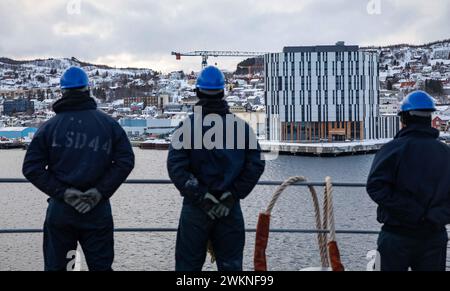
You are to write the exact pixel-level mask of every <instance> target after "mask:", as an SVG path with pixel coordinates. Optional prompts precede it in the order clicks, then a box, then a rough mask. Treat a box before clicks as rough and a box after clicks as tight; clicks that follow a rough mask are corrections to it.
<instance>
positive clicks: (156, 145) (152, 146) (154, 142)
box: [139, 139, 170, 150]
mask: <svg viewBox="0 0 450 291" xmlns="http://www.w3.org/2000/svg"><path fill="white" fill-rule="evenodd" d="M169 147H170V141H168V140H164V139H151V140H147V141H144V142H142V143H140V144H139V148H141V149H143V150H168V149H169Z"/></svg>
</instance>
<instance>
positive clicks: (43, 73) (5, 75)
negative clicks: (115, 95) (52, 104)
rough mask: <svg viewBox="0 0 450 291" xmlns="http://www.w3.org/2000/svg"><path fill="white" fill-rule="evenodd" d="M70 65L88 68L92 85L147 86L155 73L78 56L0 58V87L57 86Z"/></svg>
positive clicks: (36, 87)
mask: <svg viewBox="0 0 450 291" xmlns="http://www.w3.org/2000/svg"><path fill="white" fill-rule="evenodd" d="M71 66H77V67H82V68H83V69H84V70H86V72H87V73H88V74H89V76H90V78H91V82H92V85H93V87H102V86H107V87H114V86H127V85H130V86H132V85H138V86H145V85H147V84H148V83H149V82H151V81H150V80H151V79H152V77H153V76H154V75H155V72H154V71H153V70H150V69H137V68H112V67H109V66H105V65H95V64H90V63H86V62H82V61H80V60H78V59H76V58H62V59H45V60H40V59H39V60H31V61H17V60H12V59H9V58H0V90H19V89H52V88H57V87H58V85H59V78H60V76H61V75H62V73H63V72H64V71H65V70H66V69H67V68H69V67H71Z"/></svg>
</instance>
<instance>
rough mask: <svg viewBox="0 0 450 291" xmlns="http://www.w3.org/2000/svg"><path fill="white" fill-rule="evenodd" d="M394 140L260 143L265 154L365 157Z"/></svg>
mask: <svg viewBox="0 0 450 291" xmlns="http://www.w3.org/2000/svg"><path fill="white" fill-rule="evenodd" d="M391 140H392V139H380V140H368V141H358V142H341V143H284V142H276V141H260V144H261V148H262V150H263V151H264V152H273V153H279V154H282V155H298V156H319V157H337V156H349V155H365V154H373V153H376V152H378V151H379V150H380V149H381V148H382V147H383V146H384V145H385V144H387V143H388V142H390V141H391Z"/></svg>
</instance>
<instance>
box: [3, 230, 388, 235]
mask: <svg viewBox="0 0 450 291" xmlns="http://www.w3.org/2000/svg"><path fill="white" fill-rule="evenodd" d="M177 231H178V229H177V228H117V229H115V230H114V232H117V233H139V232H149V233H176V232H177ZM245 231H246V232H247V233H255V232H256V229H253V228H251V229H246V230H245ZM42 232H43V230H42V229H0V234H33V233H42ZM270 232H272V233H285V234H317V233H329V232H330V231H329V230H310V229H271V230H270ZM336 233H339V234H361V235H378V234H379V231H367V230H337V231H336Z"/></svg>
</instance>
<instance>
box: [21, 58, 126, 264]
mask: <svg viewBox="0 0 450 291" xmlns="http://www.w3.org/2000/svg"><path fill="white" fill-rule="evenodd" d="M61 89H62V93H63V94H62V95H63V96H62V98H61V99H60V100H58V101H57V102H56V103H55V104H54V105H53V110H54V111H55V112H56V116H55V117H53V118H52V119H50V120H49V121H48V122H46V123H45V124H44V125H43V126H42V127H41V128H40V129H39V130H38V132H37V133H36V135H35V137H34V139H33V141H32V142H31V144H30V146H29V148H28V151H27V154H26V157H25V161H24V164H23V174H24V176H25V177H26V178H27V179H28V180H29V181H30V182H31V183H32V184H33V185H34V186H36V187H37V188H38V189H39V190H41V191H42V192H44V193H45V194H47V195H48V196H49V200H48V202H49V206H48V210H47V216H46V219H45V224H44V263H45V270H47V271H66V270H70V268H71V267H73V264H71V260H74V258H73V253H75V251H76V249H77V244H78V243H80V245H81V247H82V249H83V252H84V254H85V258H86V262H87V264H88V267H89V270H91V271H110V270H112V263H113V261H114V234H113V219H112V213H111V204H110V202H109V199H110V198H111V197H112V196H113V194H114V193H115V192H116V191H117V189H118V188H119V187H120V185H121V184H122V183H123V182H124V181H125V179H126V178H127V177H128V175H129V174H130V172H131V171H132V169H133V167H134V154H133V150H132V148H131V145H130V141H129V139H128V137H127V135H126V134H125V132H124V130H123V129H122V127H121V126H120V125H119V124H118V123H117V122H116V121H115V120H114V119H113V118H111V117H109V116H108V115H106V114H105V113H103V112H101V111H99V110H97V104H96V102H95V100H94V99H93V98H92V97H91V96H90V89H89V78H88V75H87V74H86V72H85V71H84V70H83V69H81V68H77V67H72V68H69V69H68V70H67V71H65V72H64V74H63V76H62V77H61Z"/></svg>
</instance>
